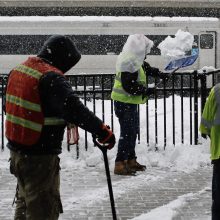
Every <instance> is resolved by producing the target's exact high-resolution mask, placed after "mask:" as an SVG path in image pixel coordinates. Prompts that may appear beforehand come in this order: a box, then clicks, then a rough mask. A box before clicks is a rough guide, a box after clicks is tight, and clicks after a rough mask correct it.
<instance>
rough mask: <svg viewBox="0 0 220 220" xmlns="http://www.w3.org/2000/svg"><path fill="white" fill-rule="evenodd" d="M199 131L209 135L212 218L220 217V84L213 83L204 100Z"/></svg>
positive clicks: (203, 134) (204, 135)
mask: <svg viewBox="0 0 220 220" xmlns="http://www.w3.org/2000/svg"><path fill="white" fill-rule="evenodd" d="M200 132H201V134H202V136H203V137H205V138H206V137H207V135H208V136H209V137H210V140H211V141H210V153H211V161H212V164H213V177H212V220H219V219H220V84H217V85H215V86H214V87H213V88H212V89H211V92H210V94H209V96H208V99H207V100H206V103H205V107H204V110H203V113H202V119H201V124H200Z"/></svg>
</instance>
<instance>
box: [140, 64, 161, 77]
mask: <svg viewBox="0 0 220 220" xmlns="http://www.w3.org/2000/svg"><path fill="white" fill-rule="evenodd" d="M144 69H145V71H146V72H147V74H150V75H151V76H154V77H158V76H159V74H160V73H161V72H160V70H159V69H158V68H156V67H151V66H150V64H149V63H147V62H146V61H144Z"/></svg>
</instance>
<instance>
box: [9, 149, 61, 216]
mask: <svg viewBox="0 0 220 220" xmlns="http://www.w3.org/2000/svg"><path fill="white" fill-rule="evenodd" d="M10 160H11V161H10V171H11V173H12V174H14V175H15V177H16V178H17V193H16V210H15V217H14V220H57V219H58V218H59V213H62V204H61V200H60V165H59V161H60V159H59V157H58V156H57V155H24V154H19V153H15V152H12V151H11V158H10Z"/></svg>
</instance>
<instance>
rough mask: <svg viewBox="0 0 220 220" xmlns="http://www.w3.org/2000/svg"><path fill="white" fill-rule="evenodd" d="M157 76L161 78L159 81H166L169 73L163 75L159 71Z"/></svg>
mask: <svg viewBox="0 0 220 220" xmlns="http://www.w3.org/2000/svg"><path fill="white" fill-rule="evenodd" d="M158 76H159V78H161V79H164V80H167V79H169V77H170V74H169V73H163V72H160V71H159V73H158Z"/></svg>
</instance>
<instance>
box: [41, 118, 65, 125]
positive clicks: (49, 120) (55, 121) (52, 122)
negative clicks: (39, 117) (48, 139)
mask: <svg viewBox="0 0 220 220" xmlns="http://www.w3.org/2000/svg"><path fill="white" fill-rule="evenodd" d="M65 124H66V122H65V120H63V119H62V118H55V117H45V118H44V125H65Z"/></svg>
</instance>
